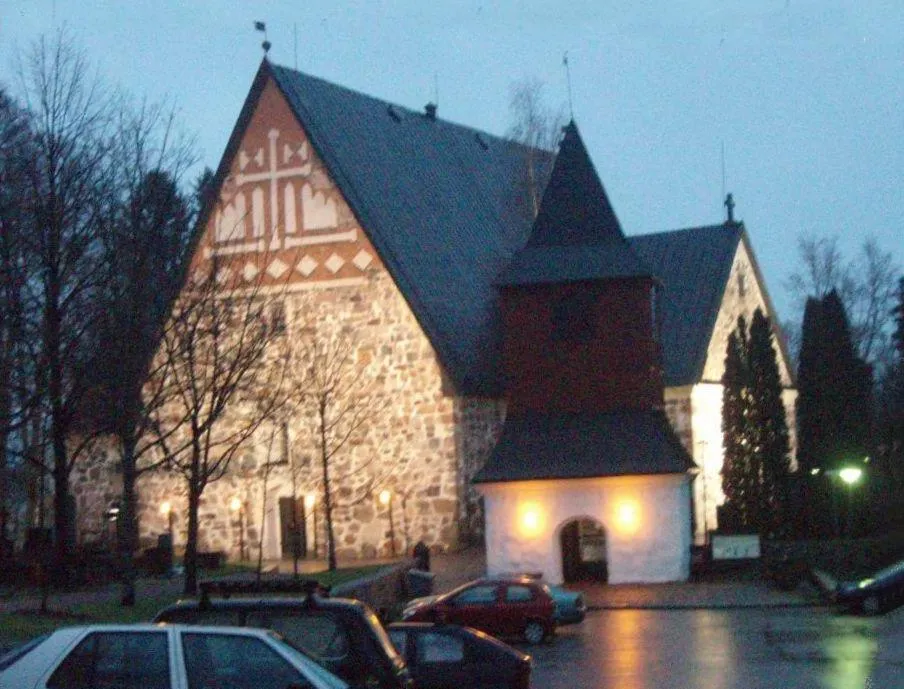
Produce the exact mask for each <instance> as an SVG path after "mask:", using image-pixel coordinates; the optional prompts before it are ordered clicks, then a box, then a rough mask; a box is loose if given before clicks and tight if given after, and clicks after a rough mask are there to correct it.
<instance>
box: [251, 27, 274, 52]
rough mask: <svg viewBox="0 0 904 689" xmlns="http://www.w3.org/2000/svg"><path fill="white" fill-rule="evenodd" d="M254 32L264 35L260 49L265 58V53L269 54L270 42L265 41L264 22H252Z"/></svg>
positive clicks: (265, 28)
mask: <svg viewBox="0 0 904 689" xmlns="http://www.w3.org/2000/svg"><path fill="white" fill-rule="evenodd" d="M254 30H255V31H260V32H261V33H263V34H264V42H263V43H261V48H263V49H264V57H266V56H267V53H269V52H270V41H268V40H267V25H266V24H264V22H254Z"/></svg>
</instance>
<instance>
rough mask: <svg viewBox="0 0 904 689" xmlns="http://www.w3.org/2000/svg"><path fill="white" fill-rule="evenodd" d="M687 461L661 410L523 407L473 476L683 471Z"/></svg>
mask: <svg viewBox="0 0 904 689" xmlns="http://www.w3.org/2000/svg"><path fill="white" fill-rule="evenodd" d="M692 467H693V461H692V460H691V458H690V457H689V456H688V454H687V451H686V450H685V449H684V447H683V446H682V445H681V442H680V441H679V440H678V438H677V437H676V436H675V433H674V431H673V430H672V427H671V426H670V425H669V422H668V419H666V417H665V414H663V413H662V412H657V411H636V410H627V411H622V412H610V413H605V414H599V413H586V414H537V413H527V414H519V415H517V416H509V417H508V418H507V419H506V420H505V426H504V427H503V429H502V435H501V436H500V438H499V442H497V443H496V447H495V448H494V450H493V454H492V456H491V457H490V459H489V460H488V461H487V463H486V465H485V466H484V467H483V469H481V470H480V471H479V472H478V473H477V475H476V476H475V477H474V482H475V483H498V482H505V481H532V480H550V479H575V478H593V477H600V476H624V475H626V474H635V475H648V474H683V473H685V472H687V471H688V470H689V469H691V468H692Z"/></svg>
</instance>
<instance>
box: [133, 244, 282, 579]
mask: <svg viewBox="0 0 904 689" xmlns="http://www.w3.org/2000/svg"><path fill="white" fill-rule="evenodd" d="M229 273H230V271H229V268H228V266H224V267H222V269H220V268H218V266H217V264H216V262H211V263H209V264H208V266H207V267H198V268H195V269H194V270H192V271H190V273H189V275H188V278H187V280H186V283H185V284H184V285H183V287H182V289H181V291H180V293H179V296H178V298H177V299H176V301H175V303H174V306H173V310H172V313H171V314H170V317H169V319H168V321H167V323H166V325H165V327H164V330H163V333H162V337H161V344H160V349H159V350H158V352H157V356H158V357H159V358H160V361H161V362H162V364H161V366H160V367H159V369H158V370H157V371H156V373H155V375H154V377H152V378H151V379H150V380H149V384H150V385H151V386H153V387H158V388H159V389H160V390H161V391H162V395H163V396H164V398H165V399H166V402H165V403H164V404H163V405H161V406H160V407H158V408H157V409H156V410H155V411H154V413H153V419H154V424H155V427H156V434H157V437H158V438H159V439H160V445H161V448H162V449H163V452H164V454H165V456H166V458H167V462H168V464H169V466H170V467H171V468H172V469H173V470H174V471H176V472H177V473H178V474H181V476H182V478H183V479H184V480H185V483H186V488H187V495H188V536H187V540H186V547H185V559H184V564H185V593H186V594H194V593H195V590H196V588H197V554H198V527H199V522H198V509H199V506H200V503H201V496H202V495H203V493H204V490H205V489H206V488H207V486H209V485H210V484H211V483H213V482H215V481H218V480H219V479H221V478H222V477H223V476H225V475H226V474H227V472H228V470H229V465H230V462H231V461H232V459H233V457H235V455H236V454H237V453H238V451H239V450H240V449H241V448H242V447H243V445H244V444H245V442H246V441H247V440H249V439H250V438H251V437H252V435H253V434H254V433H255V431H256V430H257V429H258V428H259V427H260V426H261V424H263V423H264V421H266V420H267V419H269V418H271V417H272V415H273V414H274V413H275V412H276V410H277V409H278V408H279V406H280V404H281V403H282V399H281V395H282V390H283V383H284V378H285V371H286V367H285V365H284V363H285V362H284V359H283V358H282V355H281V354H279V352H278V351H275V350H279V347H278V344H279V342H280V341H281V340H282V339H283V338H282V334H281V332H280V330H279V329H278V328H273V327H271V321H270V318H271V311H270V307H271V306H273V305H274V303H277V302H274V300H279V302H278V303H281V300H282V295H276V296H275V297H269V298H268V297H267V296H266V294H265V290H264V289H262V285H261V284H260V283H258V284H257V285H255V286H252V287H243V288H242V289H238V288H237V285H236V283H235V282H234V281H230V278H229V277H228V275H229Z"/></svg>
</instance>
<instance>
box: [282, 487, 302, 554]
mask: <svg viewBox="0 0 904 689" xmlns="http://www.w3.org/2000/svg"><path fill="white" fill-rule="evenodd" d="M293 507H294V509H293ZM305 527H306V524H305V511H304V500H303V499H301V498H299V499H297V500H293V499H292V498H280V499H279V528H280V533H281V535H282V539H281V543H282V556H283V557H284V558H287V559H291V558H294V557H296V556H297V557H307V555H308V539H307V529H306V528H305Z"/></svg>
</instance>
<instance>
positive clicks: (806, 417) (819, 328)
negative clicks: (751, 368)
mask: <svg viewBox="0 0 904 689" xmlns="http://www.w3.org/2000/svg"><path fill="white" fill-rule="evenodd" d="M871 409H872V375H871V372H870V368H869V366H868V365H867V364H865V363H864V362H863V361H862V360H861V359H860V358H859V357H858V356H857V354H856V351H855V349H854V346H853V343H852V339H851V333H850V327H849V325H848V320H847V316H846V314H845V310H844V305H843V304H842V302H841V299H840V298H839V296H838V293H837V292H835V291H834V290H833V291H831V292H829V293H828V294H827V295H826V296H825V297H823V298H822V299H818V300H817V299H809V300H808V301H807V307H806V309H805V311H804V322H803V333H802V340H801V351H800V366H799V372H798V399H797V431H798V455H797V457H798V465H799V468H800V471H801V472H802V476H803V477H804V480H805V481H806V482H807V486H808V488H807V491H806V496H805V499H806V501H807V504H806V506H805V510H806V512H807V514H808V522H809V524H810V528H811V531H812V533H813V534H814V535H820V534H822V535H826V534H830V533H835V534H836V535H837V533H838V530H839V528H840V523H841V521H840V519H839V516H840V515H839V513H838V511H837V504H835V505H834V507H833V502H832V497H833V496H834V497H835V498H837V497H838V488H839V487H838V486H837V485H834V483H837V472H838V471H839V470H840V469H842V468H843V467H845V466H847V465H850V464H852V463H856V464H858V465H861V466H862V463H863V460H864V458H865V457H867V456H868V455H869V454H870V437H871V426H872V421H871ZM833 482H834V483H833ZM836 502H837V500H836Z"/></svg>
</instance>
